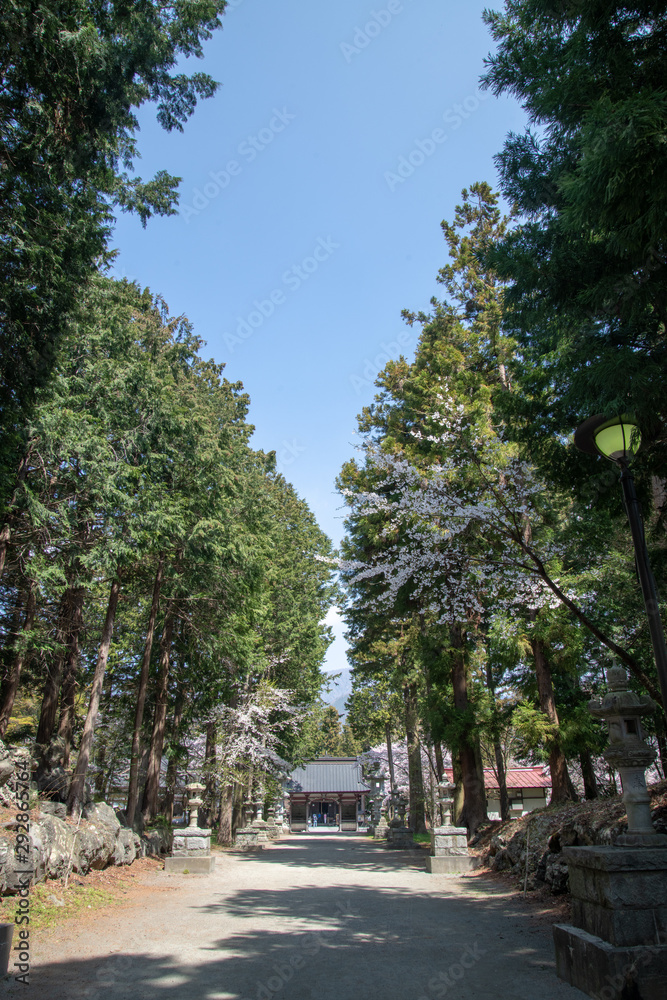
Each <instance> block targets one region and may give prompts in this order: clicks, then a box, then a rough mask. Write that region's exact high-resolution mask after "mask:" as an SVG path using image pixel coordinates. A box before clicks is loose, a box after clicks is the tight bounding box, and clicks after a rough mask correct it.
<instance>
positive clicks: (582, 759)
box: [579, 750, 599, 799]
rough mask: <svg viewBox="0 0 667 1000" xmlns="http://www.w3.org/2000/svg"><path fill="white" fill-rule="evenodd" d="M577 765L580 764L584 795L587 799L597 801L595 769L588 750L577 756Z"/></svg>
mask: <svg viewBox="0 0 667 1000" xmlns="http://www.w3.org/2000/svg"><path fill="white" fill-rule="evenodd" d="M579 763H580V764H581V774H582V777H583V779H584V795H585V797H586V798H587V799H597V797H598V795H599V792H598V783H597V778H596V777H595V768H594V767H593V758H592V757H591V752H590V750H582V751H581V752H580V754H579Z"/></svg>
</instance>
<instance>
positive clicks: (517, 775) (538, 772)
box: [445, 764, 551, 819]
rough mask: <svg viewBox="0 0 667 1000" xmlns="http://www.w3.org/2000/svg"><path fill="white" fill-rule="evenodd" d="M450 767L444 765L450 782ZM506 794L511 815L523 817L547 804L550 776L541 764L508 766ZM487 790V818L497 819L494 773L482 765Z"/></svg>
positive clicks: (498, 811)
mask: <svg viewBox="0 0 667 1000" xmlns="http://www.w3.org/2000/svg"><path fill="white" fill-rule="evenodd" d="M452 773H453V772H452V769H451V768H445V774H446V775H447V777H448V778H449V780H450V781H452ZM506 780H507V797H508V798H509V806H510V815H511V816H525V815H526V813H529V812H532V811H533V809H542V808H543V807H544V806H546V805H548V801H549V792H550V791H551V779H550V778H549V775H548V773H547V774H545V768H543V767H542V765H541V764H538V765H537V766H535V767H509V768H508V769H507V775H506ZM484 787H485V789H486V809H487V814H488V817H489V819H500V788H499V786H498V779H497V778H496V775H495V772H494V771H493V769H492V768H490V767H485V768H484Z"/></svg>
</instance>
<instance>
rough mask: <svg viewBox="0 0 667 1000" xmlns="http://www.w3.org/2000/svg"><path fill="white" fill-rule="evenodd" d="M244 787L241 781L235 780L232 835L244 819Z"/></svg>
mask: <svg viewBox="0 0 667 1000" xmlns="http://www.w3.org/2000/svg"><path fill="white" fill-rule="evenodd" d="M243 794H244V788H243V785H241V784H240V783H239V782H234V786H233V797H232V837H233V836H234V834H235V833H236V831H237V830H238V828H239V827H240V826H241V824H242V823H243V820H244V816H243V806H244V801H245V800H244V797H243Z"/></svg>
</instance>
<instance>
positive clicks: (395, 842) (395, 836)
mask: <svg viewBox="0 0 667 1000" xmlns="http://www.w3.org/2000/svg"><path fill="white" fill-rule="evenodd" d="M391 801H392V803H393V806H394V818H393V819H392V821H391V823H390V824H389V829H388V830H387V847H391V848H393V849H394V850H402V851H404V850H406V849H407V848H410V847H414V836H413V833H412V830H410V829H409V828H408V827H407V826H406V825H405V813H406V810H407V808H408V803H407V800H406V798H405V796H404V795H401V794H400V793H399V791H398V789H397V788H396V787H394V790H393V792H392V793H391Z"/></svg>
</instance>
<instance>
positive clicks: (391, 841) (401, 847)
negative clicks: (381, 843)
mask: <svg viewBox="0 0 667 1000" xmlns="http://www.w3.org/2000/svg"><path fill="white" fill-rule="evenodd" d="M414 846H415V841H414V836H413V833H412V830H410V829H408V827H407V826H390V827H389V829H388V831H387V847H391V848H392V849H393V850H395V851H405V850H408V849H409V848H411V847H414Z"/></svg>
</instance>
